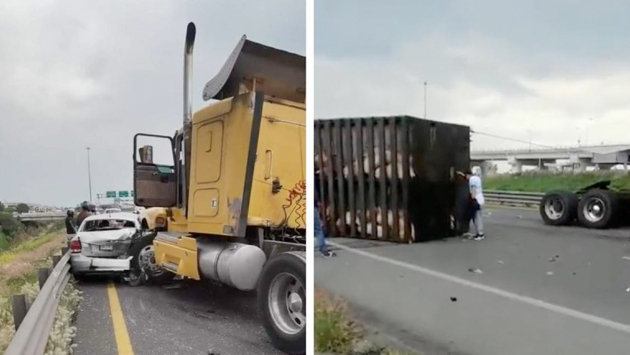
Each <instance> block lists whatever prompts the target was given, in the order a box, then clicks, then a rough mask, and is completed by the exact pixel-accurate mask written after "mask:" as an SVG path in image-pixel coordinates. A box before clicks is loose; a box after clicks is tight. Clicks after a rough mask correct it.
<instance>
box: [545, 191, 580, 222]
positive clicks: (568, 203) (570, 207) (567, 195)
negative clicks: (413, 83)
mask: <svg viewBox="0 0 630 355" xmlns="http://www.w3.org/2000/svg"><path fill="white" fill-rule="evenodd" d="M577 207H578V199H577V196H576V195H575V194H574V193H572V192H569V191H562V190H557V191H549V192H547V193H546V194H545V196H543V198H542V200H541V201H540V216H541V217H542V219H543V221H544V222H545V224H548V225H552V226H562V225H567V224H569V223H571V222H572V221H573V220H575V217H576V214H577Z"/></svg>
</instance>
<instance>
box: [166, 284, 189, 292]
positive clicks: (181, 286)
mask: <svg viewBox="0 0 630 355" xmlns="http://www.w3.org/2000/svg"><path fill="white" fill-rule="evenodd" d="M187 287H188V284H186V283H184V282H173V283H171V284H168V285H164V286H162V288H163V289H165V290H181V289H184V288H187Z"/></svg>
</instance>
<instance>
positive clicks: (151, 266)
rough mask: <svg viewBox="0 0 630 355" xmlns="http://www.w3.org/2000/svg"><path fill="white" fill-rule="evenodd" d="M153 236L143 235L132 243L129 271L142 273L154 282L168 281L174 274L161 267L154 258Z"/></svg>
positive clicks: (163, 282) (162, 282)
mask: <svg viewBox="0 0 630 355" xmlns="http://www.w3.org/2000/svg"><path fill="white" fill-rule="evenodd" d="M154 238H155V237H145V238H142V239H141V240H139V241H138V242H137V243H136V244H134V245H133V246H132V247H131V249H130V250H129V255H131V256H132V257H133V258H132V259H131V272H134V273H135V274H137V275H140V274H142V273H144V274H145V275H146V277H147V278H148V280H149V282H151V283H154V284H165V283H167V282H170V281H171V280H172V279H173V278H174V277H175V274H173V273H171V272H168V271H166V270H164V269H163V268H161V267H160V266H159V265H158V264H157V261H156V260H155V247H154V246H153V239H154Z"/></svg>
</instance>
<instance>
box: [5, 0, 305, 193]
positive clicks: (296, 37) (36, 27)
mask: <svg viewBox="0 0 630 355" xmlns="http://www.w3.org/2000/svg"><path fill="white" fill-rule="evenodd" d="M305 8H306V6H305V3H304V2H303V1H295V0H265V1H264V2H261V1H245V0H243V1H235V0H221V1H219V0H215V1H181V0H178V1H160V0H157V1H156V0H152V1H111V0H107V1H77V0H71V1H52V0H42V1H39V0H38V1H25V0H8V1H7V0H3V1H2V2H0V48H2V50H0V78H1V80H0V201H10V202H13V201H26V202H33V203H44V204H50V205H74V204H76V203H78V202H80V201H82V200H86V199H88V198H89V191H88V178H87V177H88V176H87V152H86V147H88V146H89V147H91V162H92V164H91V165H92V191H93V194H94V195H96V193H103V192H105V191H107V190H130V189H132V188H133V181H132V164H133V162H132V154H133V148H132V147H133V143H132V141H133V135H134V134H135V133H138V132H147V133H155V134H165V135H172V134H173V133H174V132H175V130H176V129H177V128H179V126H180V125H181V117H182V98H181V97H182V65H183V61H182V57H183V45H184V43H183V40H184V34H185V31H186V24H187V23H188V22H189V21H194V22H195V23H196V25H197V41H196V45H195V62H194V71H195V74H194V77H195V81H194V92H193V95H194V96H193V99H194V100H195V102H194V107H196V108H198V107H200V106H201V105H204V104H205V103H204V102H203V101H202V98H201V92H202V88H203V85H204V84H205V82H206V81H207V80H209V79H210V78H211V77H213V76H214V75H215V74H216V72H217V70H218V69H219V68H220V66H221V65H222V64H223V63H224V61H225V60H226V59H227V56H228V55H229V54H230V52H231V51H232V49H233V48H234V46H235V45H236V43H237V41H238V40H239V39H240V36H241V35H243V34H247V36H248V38H250V39H252V40H254V41H257V42H261V43H264V44H267V45H270V46H274V47H279V48H282V49H285V50H289V51H292V52H296V53H299V54H305V52H306V47H305V46H306V40H305V33H306V32H305V31H306V30H305V16H306V14H305ZM279 9H281V11H279ZM94 199H95V200H96V197H94Z"/></svg>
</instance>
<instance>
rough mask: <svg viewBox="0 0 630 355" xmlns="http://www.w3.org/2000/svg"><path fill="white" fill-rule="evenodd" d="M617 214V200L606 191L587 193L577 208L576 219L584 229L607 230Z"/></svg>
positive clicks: (595, 190) (610, 192)
mask: <svg viewBox="0 0 630 355" xmlns="http://www.w3.org/2000/svg"><path fill="white" fill-rule="evenodd" d="M618 213H619V199H618V198H617V195H616V194H615V193H614V192H612V191H608V190H601V189H594V190H590V191H588V192H587V193H585V194H584V196H582V200H581V201H580V204H579V206H578V219H579V220H580V223H581V224H582V225H583V226H584V227H586V228H598V229H602V228H607V227H609V226H610V225H612V224H613V223H615V222H616V219H617V215H618Z"/></svg>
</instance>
